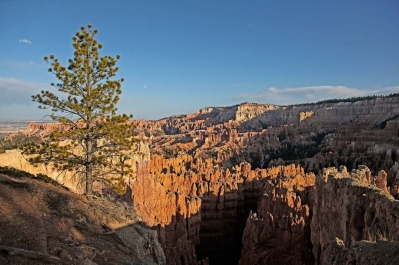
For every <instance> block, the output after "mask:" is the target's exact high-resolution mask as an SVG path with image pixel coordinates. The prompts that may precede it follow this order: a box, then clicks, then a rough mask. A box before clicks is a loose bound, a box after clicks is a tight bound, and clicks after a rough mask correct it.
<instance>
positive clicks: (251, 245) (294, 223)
mask: <svg viewBox="0 0 399 265" xmlns="http://www.w3.org/2000/svg"><path fill="white" fill-rule="evenodd" d="M314 184H315V175H314V174H313V173H309V174H305V173H304V171H303V168H300V167H294V166H291V167H289V168H288V170H285V171H284V174H281V175H280V174H279V175H277V176H276V177H275V178H271V179H268V178H267V179H264V180H263V181H262V186H261V195H260V197H259V203H258V209H257V212H256V213H251V214H250V215H249V217H248V219H247V222H246V226H245V230H244V236H243V239H242V244H243V247H242V252H241V259H240V262H239V264H241V265H246V264H248V265H249V264H311V263H312V262H313V256H312V255H311V253H309V249H310V246H311V243H310V220H311V219H310V218H311V215H310V209H309V208H310V207H311V206H312V203H313V198H312V195H313V192H314Z"/></svg>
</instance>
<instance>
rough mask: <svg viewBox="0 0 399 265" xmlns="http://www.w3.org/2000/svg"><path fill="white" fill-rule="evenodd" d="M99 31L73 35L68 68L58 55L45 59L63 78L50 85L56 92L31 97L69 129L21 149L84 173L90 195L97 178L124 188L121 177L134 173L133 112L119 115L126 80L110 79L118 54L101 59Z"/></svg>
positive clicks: (32, 159)
mask: <svg viewBox="0 0 399 265" xmlns="http://www.w3.org/2000/svg"><path fill="white" fill-rule="evenodd" d="M96 34H97V30H95V29H92V26H91V25H88V26H87V29H86V28H85V27H81V31H79V32H77V33H76V34H75V36H74V37H73V38H72V40H73V48H74V49H75V51H74V58H73V59H69V60H68V66H67V67H64V66H62V65H61V63H60V62H59V60H58V59H57V58H55V57H54V55H50V56H48V57H47V56H46V57H44V60H45V61H46V62H48V63H49V64H50V65H51V67H50V68H49V69H48V71H49V72H50V73H53V74H54V76H55V77H56V78H57V79H58V81H59V83H52V84H51V85H52V86H53V87H55V88H56V89H57V90H58V92H56V93H53V92H50V91H41V92H40V93H39V94H36V95H34V96H32V99H33V101H36V102H38V103H39V108H40V109H51V111H52V114H51V115H50V117H51V118H52V119H53V120H54V121H57V122H59V123H62V124H63V125H65V130H62V131H61V130H55V131H52V132H51V133H50V134H49V136H48V137H47V138H46V139H45V141H44V142H43V143H41V144H40V145H38V144H30V145H27V146H25V147H24V148H23V152H24V154H29V155H32V154H33V156H30V158H29V160H30V162H32V163H45V164H50V163H51V165H53V166H54V167H55V168H56V169H58V170H69V171H74V172H75V174H76V175H77V176H81V177H82V180H83V181H84V183H85V187H86V195H91V194H92V193H93V183H94V182H103V183H105V184H106V185H108V186H110V187H112V188H114V189H117V190H119V191H121V190H122V189H123V187H122V186H121V184H122V183H121V179H122V177H123V176H124V175H128V174H131V167H130V166H129V165H127V164H126V162H127V161H128V159H129V157H130V155H131V154H132V149H133V146H134V142H135V139H134V138H133V137H132V126H131V125H130V124H129V119H130V118H131V117H132V115H126V114H122V115H117V113H116V111H117V108H116V104H117V103H118V101H119V96H120V95H121V93H122V90H121V84H122V82H123V79H118V80H113V79H111V78H112V77H114V76H115V75H116V73H117V71H118V67H116V62H117V60H119V58H120V57H119V55H117V56H116V59H114V58H113V57H111V56H102V57H100V55H99V51H100V49H101V48H102V45H101V44H100V43H98V42H97V41H96V40H95V38H94V37H95V35H96Z"/></svg>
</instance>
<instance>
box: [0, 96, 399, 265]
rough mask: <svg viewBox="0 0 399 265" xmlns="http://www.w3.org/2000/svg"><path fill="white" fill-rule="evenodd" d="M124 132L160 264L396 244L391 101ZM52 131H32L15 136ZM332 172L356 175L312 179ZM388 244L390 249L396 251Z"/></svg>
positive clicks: (240, 114)
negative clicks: (132, 143) (136, 148)
mask: <svg viewBox="0 0 399 265" xmlns="http://www.w3.org/2000/svg"><path fill="white" fill-rule="evenodd" d="M132 126H133V127H134V136H136V137H137V138H139V139H141V140H142V141H143V143H142V144H141V145H140V148H141V149H140V150H141V151H140V152H138V153H137V155H136V156H137V157H135V158H134V159H132V163H131V165H132V167H133V169H134V170H135V175H134V176H133V177H131V178H128V179H125V181H126V183H127V185H129V187H130V193H129V194H127V195H126V196H131V202H132V203H133V204H134V206H135V209H136V211H137V213H138V214H139V215H140V217H141V219H142V222H143V223H144V224H146V225H147V226H149V227H151V228H153V229H155V230H156V231H157V233H158V238H159V240H160V243H161V245H162V247H163V249H164V251H165V256H166V259H167V264H175V265H191V264H237V262H238V261H239V264H313V263H317V264H330V263H331V264H334V262H335V261H334V259H335V258H339V260H340V261H343V262H349V261H350V259H351V257H353V256H356V257H357V256H359V258H358V259H357V258H356V259H355V260H356V261H358V262H360V261H364V259H367V258H371V257H366V256H364V255H363V256H362V255H361V253H360V252H361V251H359V249H361V248H367V249H371V248H374V246H375V247H376V248H379V247H380V246H381V245H380V244H379V243H378V242H377V243H376V242H373V244H374V243H375V244H374V245H372V244H371V243H370V244H369V243H367V242H364V241H362V240H371V241H376V240H377V241H378V240H382V239H386V238H388V239H389V240H393V241H396V240H398V239H397V238H396V236H397V234H398V233H397V231H396V230H397V229H399V228H398V227H399V226H397V220H396V213H395V211H393V210H392V209H396V207H397V206H396V202H395V201H394V198H399V97H398V96H395V97H383V98H379V97H376V98H374V99H367V100H357V101H354V102H324V103H319V104H303V105H298V106H275V105H266V104H264V105H262V104H249V103H244V104H241V105H236V106H231V107H209V108H204V109H201V110H200V111H198V112H196V113H194V114H188V115H180V116H172V117H168V118H164V119H161V120H158V121H145V120H138V121H132ZM61 129H65V128H62V127H60V126H59V125H57V124H50V125H43V124H38V125H35V124H32V125H30V126H29V128H28V130H26V131H25V132H24V133H22V134H23V135H27V136H31V135H35V136H39V137H43V136H45V135H46V134H47V133H48V132H49V131H51V130H61ZM10 139H12V136H10ZM150 153H151V158H150ZM23 161H24V160H23V158H22V157H20V156H18V154H17V153H14V151H7V152H6V153H5V154H0V165H3V166H4V165H7V166H14V167H17V168H20V169H23V170H27V171H30V172H33V173H44V174H47V175H49V176H51V177H53V178H58V179H59V180H60V181H61V182H62V183H63V184H65V185H67V186H69V187H72V188H73V187H75V186H76V185H77V182H70V183H69V182H68V181H70V180H65V179H63V178H60V177H59V176H58V172H52V171H51V169H48V168H45V167H44V168H43V167H39V168H33V167H31V166H30V165H27V164H26V161H25V162H23ZM339 165H345V166H346V167H347V168H348V169H349V171H350V170H352V169H355V171H353V172H351V173H348V172H347V170H344V168H342V169H340V170H339V171H338V170H336V169H332V168H329V169H326V170H324V171H322V170H323V168H328V167H332V166H335V167H338V166H339ZM359 165H366V166H368V168H369V169H368V168H366V167H364V166H362V167H360V168H358V166H359ZM380 169H383V170H385V171H384V172H383V171H381V172H380ZM318 172H322V173H321V174H319V175H317V177H316V174H317V173H318ZM385 172H386V173H385ZM374 176H375V177H374ZM66 179H70V178H69V177H66ZM79 189H80V188H78V189H77V190H76V191H77V192H79ZM392 207H393V208H392ZM385 215H387V216H388V215H389V217H385ZM248 216H249V217H248ZM335 227H337V228H335ZM244 228H245V229H244ZM388 243H390V244H388V245H387V249H388V251H389V249H392V248H393V247H392V246H394V245H395V244H394V243H395V242H388ZM391 243H392V244H391ZM359 246H360V247H359ZM337 253H341V254H342V255H340V256H337ZM390 253H391V252H390ZM240 255H241V256H240ZM392 255H393V254H392ZM240 257H241V258H240ZM328 262H330V263H328ZM336 264H337V263H336ZM342 264H345V263H342Z"/></svg>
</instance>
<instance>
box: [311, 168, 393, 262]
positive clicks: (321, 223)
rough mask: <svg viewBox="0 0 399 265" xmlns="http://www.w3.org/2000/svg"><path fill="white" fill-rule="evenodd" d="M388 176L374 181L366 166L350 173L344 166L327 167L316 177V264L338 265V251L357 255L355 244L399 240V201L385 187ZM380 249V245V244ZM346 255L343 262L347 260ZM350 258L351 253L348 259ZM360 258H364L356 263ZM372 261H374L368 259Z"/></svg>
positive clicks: (314, 230) (383, 175)
mask: <svg viewBox="0 0 399 265" xmlns="http://www.w3.org/2000/svg"><path fill="white" fill-rule="evenodd" d="M385 176H386V174H384V173H383V172H380V173H379V175H378V176H377V178H374V177H373V176H372V174H371V171H370V169H368V168H367V167H364V166H360V167H359V168H358V169H357V170H352V172H350V173H349V172H347V170H346V168H345V167H341V168H340V170H337V169H336V168H327V169H325V170H324V171H323V173H322V174H320V175H318V176H317V178H316V195H315V202H314V206H313V218H312V222H311V239H312V244H313V254H314V256H315V258H316V264H338V263H333V261H332V256H331V255H332V253H334V252H336V251H337V248H341V249H342V250H345V251H346V254H348V253H352V254H353V253H357V254H356V255H358V254H359V253H358V252H359V249H356V248H357V247H356V244H357V243H354V242H356V241H362V240H366V241H372V242H376V241H379V240H383V241H398V240H399V202H398V201H396V200H394V199H393V197H392V196H391V195H389V194H388V192H387V190H386V187H384V186H383V184H384V183H385V180H384V177H385ZM375 183H376V184H377V186H376V185H375ZM354 244H355V245H354ZM359 244H360V243H359ZM362 244H363V243H362ZM377 247H378V248H380V247H381V246H380V245H378V244H377V245H376V247H375V248H377ZM346 254H345V255H343V256H341V257H340V259H345V257H346ZM391 254H392V253H391ZM359 255H360V254H359ZM350 256H351V255H349V254H348V255H347V258H348V257H350ZM361 258H364V257H359V258H358V259H357V260H358V261H360V260H362V259H361ZM355 260H356V259H355ZM347 261H348V259H346V261H345V262H347ZM369 261H370V262H372V261H373V258H372V257H369ZM374 262H377V260H374ZM339 264H349V263H339ZM356 264H357V263H356ZM369 264H382V263H378V262H377V263H369ZM384 264H387V263H384Z"/></svg>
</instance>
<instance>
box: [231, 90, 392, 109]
mask: <svg viewBox="0 0 399 265" xmlns="http://www.w3.org/2000/svg"><path fill="white" fill-rule="evenodd" d="M391 93H399V86H394V87H387V88H383V89H378V90H366V89H358V88H350V87H345V86H309V87H296V88H276V87H270V88H267V89H264V90H261V91H259V92H256V93H244V94H240V95H236V96H235V97H234V99H235V100H239V101H240V102H255V103H268V104H276V105H290V104H298V103H310V102H317V101H321V100H326V99H335V98H350V97H361V96H369V95H387V94H391Z"/></svg>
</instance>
